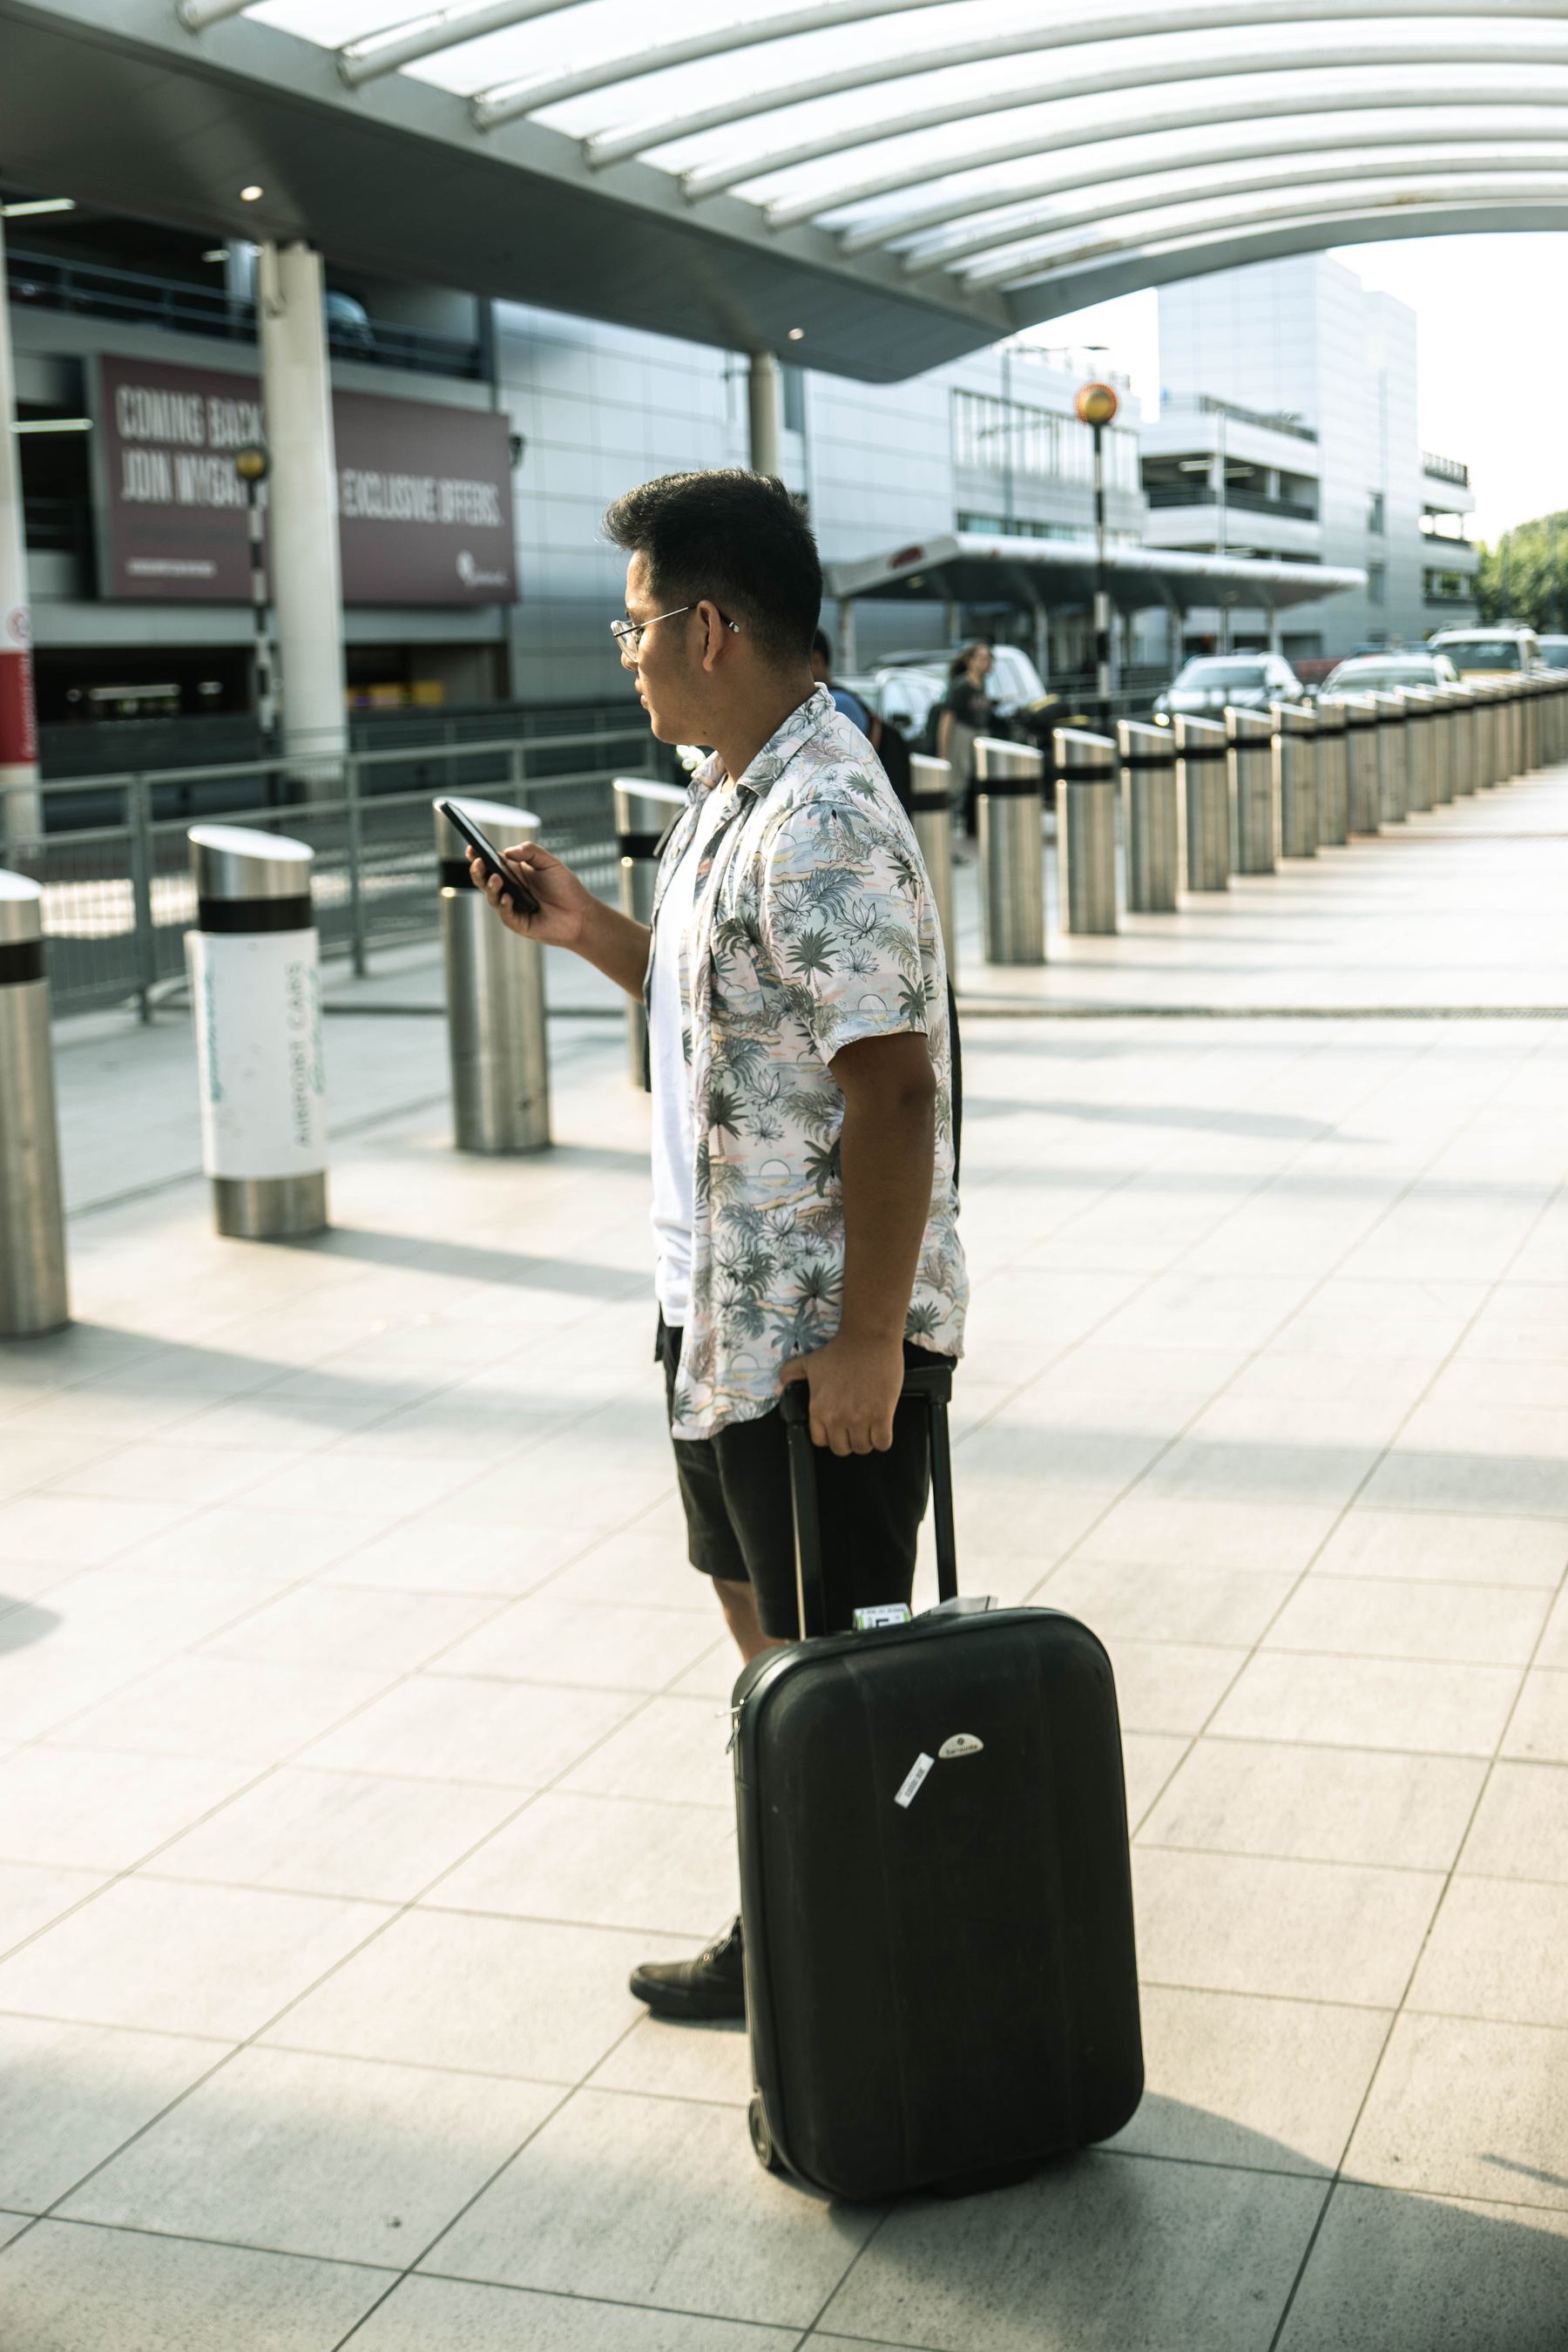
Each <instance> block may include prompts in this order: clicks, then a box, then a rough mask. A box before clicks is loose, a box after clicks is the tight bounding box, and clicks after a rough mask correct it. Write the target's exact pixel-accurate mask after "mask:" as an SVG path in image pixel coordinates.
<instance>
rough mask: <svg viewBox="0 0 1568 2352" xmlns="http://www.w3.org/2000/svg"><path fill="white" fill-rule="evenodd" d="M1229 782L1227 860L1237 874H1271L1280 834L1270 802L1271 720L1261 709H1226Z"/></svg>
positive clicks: (1271, 789)
mask: <svg viewBox="0 0 1568 2352" xmlns="http://www.w3.org/2000/svg"><path fill="white" fill-rule="evenodd" d="M1225 732H1226V743H1227V745H1228V747H1229V749H1228V774H1229V783H1230V863H1231V870H1232V872H1233V873H1237V874H1272V873H1273V871H1274V863H1275V858H1276V856H1277V854H1278V845H1279V820H1278V818H1277V816H1276V814H1275V808H1274V721H1273V719H1270V718H1269V717H1268V714H1267V713H1266V712H1264V711H1261V710H1230V709H1227V710H1226V714H1225Z"/></svg>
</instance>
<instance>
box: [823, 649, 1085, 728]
mask: <svg viewBox="0 0 1568 2352" xmlns="http://www.w3.org/2000/svg"><path fill="white" fill-rule="evenodd" d="M962 652H963V646H947V647H941V648H938V649H937V650H936V651H934V652H933V651H932V650H931V647H930V646H927V647H925V648H924V650H923V651H920V652H911V653H896V654H889V655H888V656H886V657H885V659H883V660H882V661H880V662H879V663H878V665H877V667H876V668H875V669H873V670H871V671H870V672H869V673H868V674H867V675H865V676H862V677H853V678H848V677H847V678H842V679H840V681H839V683H840V684H841V685H843V686H850V687H853V688H854V690H855V692H856V693H857V694H858V696H859V697H860V699H861V700H862V702H864V703H865V704H866V705H867V707H868V709H873V710H875V711H876V713H877V715H878V717H879V718H880V719H889V720H890V721H891V723H892V725H893V726H895V727H896V728H897V729H898V730H899V732H900V735H901V736H902V737H903V738H904V740H905V741H906V742H908V743H911V744H914V745H916V746H922V745H923V746H929V745H930V743H931V740H933V738H934V733H935V726H936V714H937V712H938V711H939V710H940V709H941V707H942V698H943V697H944V696H945V694H946V692H947V689H948V688H949V686H950V685H951V683H952V664H953V663H954V662H955V661H956V660H957V658H958V656H959V655H960V654H961V653H962ZM987 691H988V692H989V694H990V696H991V699H992V701H993V702H994V704H995V706H996V708H997V710H998V711H999V712H1000V714H1001V716H1002V717H1003V718H1004V719H1006V720H1007V721H1008V722H1009V724H1010V725H1014V726H1016V727H1017V728H1018V729H1019V730H1020V731H1023V730H1025V728H1026V724H1027V719H1028V714H1029V712H1030V711H1031V710H1032V709H1034V708H1035V707H1036V706H1037V704H1045V703H1048V702H1049V700H1050V697H1049V696H1048V694H1047V690H1046V684H1045V680H1044V679H1043V678H1042V677H1041V676H1040V673H1039V671H1038V670H1037V668H1036V667H1035V665H1034V663H1033V662H1032V661H1031V660H1030V658H1029V656H1028V655H1027V654H1026V653H1025V651H1024V649H1023V647H1022V646H992V648H991V676H990V678H989V680H988V683H987Z"/></svg>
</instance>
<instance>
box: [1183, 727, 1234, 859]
mask: <svg viewBox="0 0 1568 2352" xmlns="http://www.w3.org/2000/svg"><path fill="white" fill-rule="evenodd" d="M1173 733H1174V735H1175V739H1176V781H1177V785H1178V788H1179V790H1180V792H1181V795H1182V800H1183V803H1184V807H1185V810H1186V817H1187V887H1188V889H1189V890H1228V889H1229V887H1230V778H1229V772H1228V761H1229V753H1228V752H1227V751H1226V741H1225V729H1224V728H1223V727H1222V726H1221V725H1220V724H1219V722H1218V720H1217V719H1186V718H1180V717H1179V718H1178V719H1176V720H1175V722H1174V726H1173Z"/></svg>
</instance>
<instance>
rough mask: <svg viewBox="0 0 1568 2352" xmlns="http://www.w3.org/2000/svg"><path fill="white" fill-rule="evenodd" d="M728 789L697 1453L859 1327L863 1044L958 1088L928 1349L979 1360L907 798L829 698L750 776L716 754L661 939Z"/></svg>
mask: <svg viewBox="0 0 1568 2352" xmlns="http://www.w3.org/2000/svg"><path fill="white" fill-rule="evenodd" d="M709 793H721V794H722V795H723V802H724V805H723V806H722V807H721V809H720V810H718V811H716V812H715V818H716V821H715V823H714V824H713V827H712V829H711V831H710V834H709V835H708V838H707V840H706V842H705V844H704V846H703V848H702V852H701V863H700V866H699V867H698V871H697V877H696V894H695V907H694V912H693V917H692V922H691V927H690V929H689V931H688V933H687V935H686V940H685V941H684V943H683V948H682V952H681V955H680V958H679V975H680V1006H681V1014H682V1021H683V1025H684V1033H685V1034H684V1042H685V1048H686V1066H687V1071H688V1075H689V1082H690V1086H691V1099H692V1132H693V1135H694V1137H695V1139H696V1166H695V1169H694V1171H693V1180H694V1181H693V1203H694V1218H693V1231H692V1251H691V1307H690V1313H689V1319H688V1322H687V1325H686V1329H685V1337H684V1339H683V1341H682V1346H681V1355H680V1368H679V1375H678V1378H677V1381H676V1390H675V1410H674V1414H673V1418H672V1423H671V1426H672V1430H673V1433H674V1434H675V1436H677V1437H685V1438H700V1437H710V1436H711V1435H712V1433H714V1431H715V1430H718V1429H721V1428H723V1427H724V1426H725V1424H726V1423H730V1422H737V1421H752V1420H755V1419H757V1418H758V1416H759V1415H761V1414H763V1413H764V1412H768V1411H769V1410H770V1409H771V1408H772V1406H773V1404H774V1402H776V1400H777V1397H778V1393H779V1387H780V1382H779V1372H780V1370H781V1368H782V1367H783V1366H784V1364H785V1363H787V1362H788V1361H789V1360H790V1358H791V1357H792V1356H799V1355H805V1354H809V1353H810V1352H811V1351H812V1350H813V1349H817V1348H820V1347H822V1346H824V1345H825V1344H826V1341H827V1340H829V1339H832V1337H833V1335H834V1333H835V1332H836V1331H837V1328H838V1321H839V1315H840V1311H841V1305H842V1293H843V1285H844V1201H843V1187H842V1184H841V1182H840V1179H839V1171H838V1142H839V1132H840V1129H842V1127H843V1123H844V1097H843V1095H842V1093H841V1092H840V1090H839V1087H838V1085H837V1081H836V1080H835V1079H834V1077H833V1076H832V1075H831V1073H830V1071H829V1069H828V1064H829V1063H830V1062H831V1061H832V1059H833V1057H834V1055H836V1054H837V1053H838V1052H840V1051H841V1050H842V1048H843V1047H844V1046H846V1045H853V1044H854V1043H855V1042H856V1041H857V1040H858V1039H859V1038H862V1037H888V1036H894V1035H897V1034H900V1032H902V1031H907V1030H919V1031H921V1033H922V1034H923V1035H924V1036H925V1038H926V1040H927V1042H928V1044H929V1046H930V1049H931V1063H932V1066H933V1068H934V1069H935V1072H936V1082H937V1096H936V1164H935V1170H934V1173H933V1178H932V1183H931V1214H930V1217H929V1219H928V1221H927V1224H926V1232H925V1241H924V1244H923V1245H922V1247H921V1259H920V1268H919V1272H918V1274H917V1276H916V1279H915V1286H914V1293H913V1296H912V1297H911V1299H910V1311H909V1318H908V1320H907V1322H906V1324H905V1327H904V1328H905V1335H906V1337H907V1338H908V1339H911V1340H914V1341H915V1342H917V1343H918V1344H920V1345H921V1346H924V1347H927V1348H930V1349H933V1350H936V1351H937V1352H940V1353H942V1354H944V1355H950V1356H956V1355H959V1354H961V1353H962V1350H963V1317H964V1308H965V1306H966V1304H967V1301H968V1290H969V1286H968V1280H967V1277H966V1276H965V1273H964V1265H963V1251H962V1249H961V1247H960V1245H959V1240H958V1225H957V1218H958V1195H957V1188H956V1184H955V1181H954V1174H953V1141H954V1139H953V1129H952V1051H951V1043H950V1038H949V1034H948V1014H947V968H946V964H945V961H944V960H943V955H942V936H941V932H940V930H939V928H938V924H937V916H936V908H935V906H934V904H933V903H932V899H931V889H930V886H929V884H928V882H927V880H926V874H925V866H924V865H923V863H922V861H921V854H920V850H919V848H918V847H917V846H916V843H915V837H914V834H913V832H912V830H911V828H910V821H909V819H908V817H907V816H906V815H905V814H904V812H903V811H902V809H901V808H900V806H899V803H898V802H897V800H896V799H895V797H894V795H893V791H892V787H891V785H890V784H889V782H888V780H887V777H886V776H885V775H884V774H883V772H882V769H881V766H880V764H879V761H878V760H877V759H876V756H875V754H874V753H873V752H872V751H870V748H869V746H868V743H867V741H866V739H865V737H864V736H863V735H862V734H861V733H860V731H859V730H858V728H856V727H854V726H852V725H851V724H850V722H849V721H848V720H847V719H845V718H843V717H842V716H841V715H840V713H839V712H838V711H837V710H836V709H835V708H834V705H833V701H832V698H831V697H830V696H829V695H828V693H827V691H826V688H823V687H820V686H819V687H818V688H816V691H815V692H814V693H812V694H810V695H808V696H807V698H806V699H805V701H804V702H803V703H802V704H801V705H800V706H799V708H798V709H795V710H793V711H791V713H790V715H789V717H788V718H787V719H785V720H784V724H783V726H782V727H781V728H780V729H779V730H778V731H777V733H776V734H775V735H773V738H772V739H771V740H770V741H769V742H767V743H765V744H764V745H763V749H762V750H761V751H759V752H758V754H757V756H756V758H755V759H754V760H753V761H752V764H751V766H750V767H749V768H748V769H747V770H746V772H745V773H744V775H743V776H742V777H741V778H740V779H739V781H738V782H731V781H730V779H728V778H727V777H726V776H724V774H723V773H722V771H721V765H720V761H719V759H718V757H717V755H716V754H715V755H714V756H713V757H711V758H710V759H709V760H708V761H706V762H705V763H704V764H703V766H702V767H701V768H700V769H699V770H698V772H697V773H696V775H695V776H694V777H693V779H692V784H691V795H690V799H689V803H688V804H687V807H686V808H685V810H684V811H683V812H682V814H681V815H680V817H679V819H678V820H677V822H676V825H675V828H674V830H673V832H672V833H671V835H670V836H669V839H668V843H667V845H666V847H665V852H664V856H663V858H662V860H661V861H660V866H659V874H658V884H657V887H656V890H655V896H654V914H653V920H654V925H655V928H656V929H657V927H658V913H659V906H660V903H661V901H662V899H663V897H664V894H665V890H666V889H667V887H668V882H669V877H670V876H671V875H672V873H673V872H674V870H675V866H676V865H677V864H678V863H679V859H680V858H681V857H682V856H684V854H685V852H686V850H687V848H688V846H689V844H690V842H691V840H692V837H693V835H694V834H695V833H696V831H697V825H698V818H699V814H700V810H701V808H702V807H703V804H704V803H705V801H706V797H707V795H708V794H709ZM650 968H651V958H650Z"/></svg>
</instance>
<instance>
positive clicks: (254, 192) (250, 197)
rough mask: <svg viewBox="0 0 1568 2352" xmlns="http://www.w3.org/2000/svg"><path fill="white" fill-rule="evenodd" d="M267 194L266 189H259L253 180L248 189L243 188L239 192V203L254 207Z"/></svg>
mask: <svg viewBox="0 0 1568 2352" xmlns="http://www.w3.org/2000/svg"><path fill="white" fill-rule="evenodd" d="M265 194H267V191H266V189H265V188H258V186H257V184H256V183H255V181H254V180H253V181H252V182H251V184H250V185H249V187H248V188H241V190H240V192H239V201H240V203H241V204H242V205H253V204H255V203H257V202H258V199H259V198H260V197H262V196H264V195H265Z"/></svg>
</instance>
